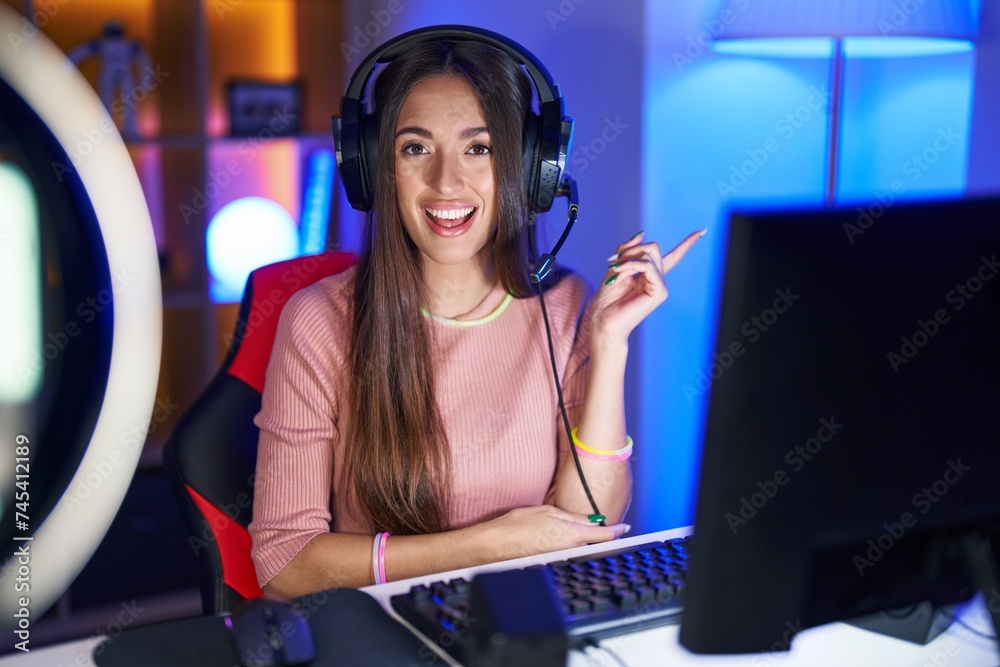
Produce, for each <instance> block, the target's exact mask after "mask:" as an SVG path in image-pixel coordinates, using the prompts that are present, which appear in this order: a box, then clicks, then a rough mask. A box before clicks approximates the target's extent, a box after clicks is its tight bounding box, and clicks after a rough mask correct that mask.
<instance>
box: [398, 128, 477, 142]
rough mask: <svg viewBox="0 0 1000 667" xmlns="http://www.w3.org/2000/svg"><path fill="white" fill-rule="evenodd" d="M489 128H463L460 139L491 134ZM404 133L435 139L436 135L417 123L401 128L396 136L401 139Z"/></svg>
mask: <svg viewBox="0 0 1000 667" xmlns="http://www.w3.org/2000/svg"><path fill="white" fill-rule="evenodd" d="M489 132H490V131H489V129H488V128H486V127H467V128H465V129H464V130H462V133H461V134H460V135H459V139H471V138H472V137H475V136H476V135H479V134H489ZM404 134H415V135H417V136H419V137H424V138H425V139H433V138H434V135H433V134H432V133H431V131H430V130H426V129H424V128H422V127H418V126H416V125H408V126H407V127H403V128H400V129H399V130H397V131H396V138H397V139H399V137H401V136H402V135H404Z"/></svg>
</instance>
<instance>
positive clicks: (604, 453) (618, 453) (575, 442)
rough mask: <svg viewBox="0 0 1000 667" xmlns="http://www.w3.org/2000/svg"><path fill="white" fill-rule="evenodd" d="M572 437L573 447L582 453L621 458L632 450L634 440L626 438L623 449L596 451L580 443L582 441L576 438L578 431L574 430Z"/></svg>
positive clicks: (571, 433)
mask: <svg viewBox="0 0 1000 667" xmlns="http://www.w3.org/2000/svg"><path fill="white" fill-rule="evenodd" d="M570 435H571V436H572V437H573V445H574V446H575V447H576V448H577V449H580V450H582V451H585V452H589V453H591V454H596V455H597V456H621V455H622V454H625V453H627V452H628V451H629V450H631V449H632V438H631V437H630V436H628V435H626V436H625V446H624V447H622V448H621V449H594V448H593V447H588V446H587V445H585V444H583V443H582V442H580V439H579V438H578V437H576V429H575V428H574V429H573V430H572V432H570Z"/></svg>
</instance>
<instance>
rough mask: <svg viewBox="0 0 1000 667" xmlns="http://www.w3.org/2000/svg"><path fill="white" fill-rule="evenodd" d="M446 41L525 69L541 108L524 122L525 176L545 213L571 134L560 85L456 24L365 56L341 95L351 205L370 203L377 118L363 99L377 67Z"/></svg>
mask: <svg viewBox="0 0 1000 667" xmlns="http://www.w3.org/2000/svg"><path fill="white" fill-rule="evenodd" d="M448 39H453V40H455V41H474V42H482V43H484V44H489V45H490V46H493V47H495V48H497V49H500V50H501V51H503V52H504V53H506V54H507V55H509V56H510V57H511V58H513V59H514V61H515V62H516V63H518V64H519V65H524V67H525V69H526V70H527V72H528V75H529V76H530V77H531V80H532V82H534V85H535V89H536V90H537V91H538V99H539V102H540V105H541V109H540V112H539V113H535V112H534V111H530V112H529V113H528V114H527V116H526V118H525V121H524V135H523V138H524V177H525V186H526V191H527V193H528V202H529V204H530V207H531V210H532V211H533V212H535V213H543V212H545V211H548V210H549V209H550V208H551V207H552V201H553V200H554V199H555V198H556V197H557V196H558V195H559V194H561V193H560V192H559V189H560V185H561V184H562V174H563V169H564V168H565V166H566V156H567V155H568V154H569V148H570V138H571V136H572V133H573V119H572V118H569V117H568V116H565V115H564V114H565V111H566V108H565V102H564V100H563V97H562V94H561V93H560V92H559V86H558V84H556V83H554V82H553V81H552V76H551V75H549V72H548V70H546V69H545V66H544V65H542V63H541V62H540V61H539V60H538V59H537V58H536V57H535V56H534V55H532V54H531V53H530V52H529V51H527V50H526V49H524V48H523V47H522V46H521V45H520V44H517V43H516V42H514V41H512V40H510V39H507V38H506V37H504V36H503V35H499V34H497V33H495V32H490V31H489V30H482V29H480V28H472V27H469V26H460V25H445V26H434V27H430V28H420V29H418V30H413V31H411V32H408V33H405V34H403V35H400V36H399V37H396V38H395V39H392V40H390V41H388V42H386V43H385V44H384V45H383V46H382V47H381V48H379V49H377V50H376V51H374V52H373V53H372V54H371V55H369V56H368V57H367V58H365V60H364V61H363V62H362V63H361V64H360V65H359V66H358V69H357V70H356V71H355V72H354V76H352V77H351V82H350V83H349V84H348V86H347V92H346V93H345V94H344V98H343V104H342V106H341V109H342V111H341V114H342V115H341V116H340V117H339V118H334V120H333V138H334V143H335V145H336V149H337V164H338V165H339V166H340V174H341V179H342V180H343V181H344V189H345V190H346V191H347V199H348V200H349V201H350V202H351V206H353V207H354V208H356V209H358V210H359V211H370V210H371V208H372V203H373V201H374V196H373V192H374V189H375V182H376V178H375V174H376V169H377V165H378V160H377V159H376V157H377V150H378V137H377V133H376V132H377V131H376V123H375V114H373V113H368V111H367V109H366V108H365V96H366V93H367V87H368V81H369V80H370V79H371V77H372V74H373V73H374V72H375V67H376V66H377V65H378V64H380V63H387V62H390V61H392V60H393V59H395V58H396V57H398V56H399V55H400V54H402V53H405V52H406V51H409V50H410V49H412V48H414V47H416V46H419V45H421V44H426V43H428V42H433V41H439V40H448Z"/></svg>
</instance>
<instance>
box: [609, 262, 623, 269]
mask: <svg viewBox="0 0 1000 667" xmlns="http://www.w3.org/2000/svg"><path fill="white" fill-rule="evenodd" d="M619 266H621V264H619V263H615V264H612V265H611V266H609V267H608V268H609V269H617V268H618V267H619Z"/></svg>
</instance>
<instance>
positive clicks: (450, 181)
mask: <svg viewBox="0 0 1000 667" xmlns="http://www.w3.org/2000/svg"><path fill="white" fill-rule="evenodd" d="M428 176H429V178H428V184H429V185H430V186H431V187H432V188H434V189H435V190H437V191H438V192H440V193H441V194H443V195H450V194H455V193H458V192H461V190H462V188H463V187H464V182H465V176H464V174H463V173H462V163H461V158H460V156H458V155H451V154H448V153H447V152H445V151H441V152H439V153H438V154H437V155H435V156H434V159H433V160H432V161H431V164H430V174H429V175H428Z"/></svg>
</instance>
